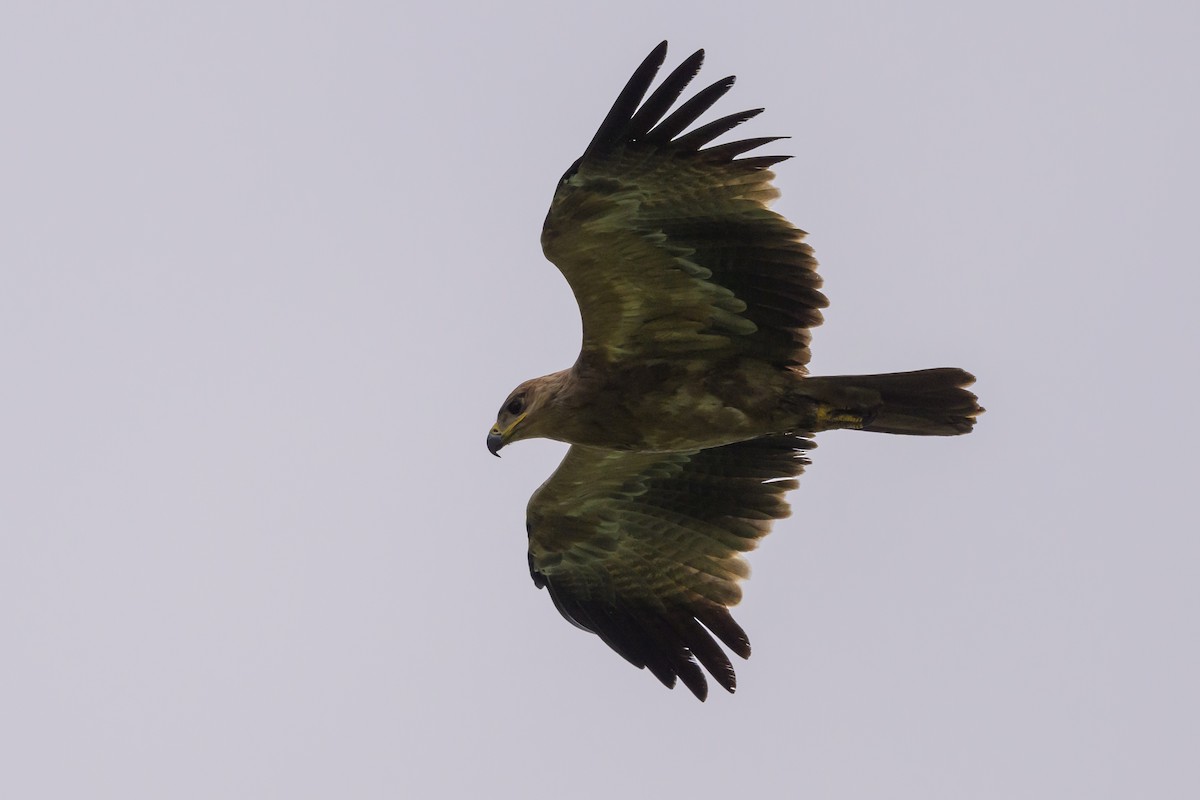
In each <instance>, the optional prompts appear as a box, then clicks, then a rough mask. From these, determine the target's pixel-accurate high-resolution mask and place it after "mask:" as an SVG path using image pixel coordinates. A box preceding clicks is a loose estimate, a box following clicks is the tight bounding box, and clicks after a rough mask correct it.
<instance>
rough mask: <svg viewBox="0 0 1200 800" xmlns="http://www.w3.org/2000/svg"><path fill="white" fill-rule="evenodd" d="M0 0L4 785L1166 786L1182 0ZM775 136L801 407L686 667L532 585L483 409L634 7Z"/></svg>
mask: <svg viewBox="0 0 1200 800" xmlns="http://www.w3.org/2000/svg"><path fill="white" fill-rule="evenodd" d="M585 5H586V7H584V6H583V5H580V6H578V7H577V5H576V4H565V3H561V2H553V3H552V2H546V3H520V2H518V3H513V4H499V3H486V4H485V3H473V4H453V3H451V4H447V5H446V6H445V7H444V8H443V9H440V10H432V8H426V9H423V10H414V9H413V8H412V6H413V4H412V3H403V2H401V3H396V2H387V3H384V2H378V3H350V4H341V3H336V4H335V3H329V4H314V3H299V4H296V3H282V2H237V3H203V4H200V3H195V4H187V6H185V5H184V4H160V3H139V2H122V3H76V4H70V3H55V2H22V1H21V0H9V1H8V2H6V3H5V4H4V8H3V10H2V11H0V99H2V103H3V123H2V124H0V407H2V413H0V537H2V538H0V642H2V647H3V655H2V656H0V752H2V753H3V761H4V767H3V768H2V769H0V795H3V796H4V797H12V798H18V797H19V798H63V797H89V798H102V797H103V798H109V797H112V798H141V797H146V798H150V797H155V798H161V797H170V798H214V797H220V798H263V797H286V798H328V797H355V798H377V797H378V798H382V797H405V796H407V797H450V796H459V797H467V796H473V797H499V796H517V795H520V796H537V795H554V796H562V797H574V798H600V797H612V796H614V795H616V796H625V797H639V796H651V795H654V796H660V797H664V796H671V797H675V796H679V797H683V796H688V797H693V798H707V797H731V796H740V797H766V796H782V793H783V792H786V793H787V795H789V796H794V797H823V798H867V797H872V798H879V797H888V798H922V800H931V799H932V798H956V799H959V800H961V798H1014V797H1020V798H1063V797H1088V798H1123V797H1184V796H1194V793H1195V792H1197V791H1198V787H1200V761H1198V760H1197V758H1196V755H1197V753H1198V752H1200V690H1198V688H1197V682H1196V676H1197V675H1200V635H1198V626H1197V610H1198V609H1200V581H1198V580H1197V578H1198V569H1200V540H1198V535H1197V530H1200V525H1197V522H1196V513H1195V504H1196V500H1195V491H1196V479H1197V467H1196V456H1195V453H1196V449H1197V446H1198V445H1200V441H1197V439H1198V437H1197V422H1196V416H1197V412H1196V409H1195V406H1196V397H1197V389H1198V388H1200V387H1198V385H1197V379H1196V362H1197V354H1198V348H1197V340H1198V337H1197V331H1196V322H1195V306H1196V296H1197V278H1196V274H1197V267H1198V258H1197V245H1196V233H1197V225H1198V222H1197V216H1198V215H1197V212H1198V211H1200V198H1198V189H1197V187H1198V186H1200V159H1198V156H1197V147H1196V143H1197V142H1198V141H1200V106H1198V103H1197V97H1200V51H1198V50H1197V46H1196V42H1197V41H1200V21H1198V13H1200V12H1197V10H1196V6H1195V4H1194V3H1186V2H1179V3H1161V2H1160V3H1153V2H1151V3H1133V2H1129V3H1116V2H1102V3H1083V2H1079V3H1068V2H1037V3H1029V2H1010V3H1000V4H997V3H988V4H983V3H970V4H967V3H960V2H912V3H890V2H876V3H836V4H814V3H804V2H790V1H789V2H769V3H756V2H742V3H732V4H731V3H720V4H717V3H712V4H705V3H692V2H689V3H671V4H666V3H664V4H653V3H649V4H648V3H645V2H607V3H601V4H595V3H593V4H585ZM663 38H667V39H669V40H670V41H671V50H670V52H669V54H668V64H669V66H673V65H674V64H676V63H678V61H679V60H680V59H682V58H683V57H685V56H686V55H687V54H688V53H690V52H691V51H693V50H694V49H696V48H699V47H705V48H707V49H708V52H709V58H708V62H707V64H706V66H705V69H704V71H703V72H702V74H701V78H702V81H701V82H700V83H701V85H703V84H706V83H707V82H711V81H715V80H717V79H719V78H721V77H723V76H725V75H728V74H734V73H735V74H737V75H738V76H739V81H738V84H737V86H736V87H735V89H734V90H733V92H731V93H730V95H728V96H727V97H726V99H725V100H724V101H722V103H721V104H720V105H719V106H718V109H717V110H716V113H719V114H724V113H731V112H733V111H738V110H741V109H744V108H755V107H759V106H766V107H767V109H768V110H767V113H766V114H764V115H763V116H762V117H760V118H759V119H756V120H754V121H753V122H752V123H751V124H749V125H747V126H745V131H746V134H748V135H772V134H788V135H791V136H792V137H793V138H792V139H790V140H789V141H787V142H786V143H784V144H782V145H780V146H779V147H780V148H782V149H785V150H786V151H787V152H791V153H794V154H795V155H796V158H795V159H793V160H791V161H788V162H786V163H784V164H782V165H781V166H780V167H779V168H778V175H779V179H778V181H779V185H780V186H781V188H782V189H783V192H784V195H783V198H782V199H781V200H780V201H779V202H778V203H777V205H776V208H777V209H778V210H780V211H781V212H782V213H784V214H785V215H786V216H788V217H789V218H790V219H791V220H793V221H794V222H795V223H796V224H797V225H799V226H800V227H802V228H804V229H806V230H808V231H809V232H810V233H811V238H810V241H811V242H812V244H813V245H814V247H815V248H816V252H817V256H818V257H819V259H820V261H821V263H822V269H821V272H822V274H823V275H824V277H825V279H826V290H827V293H828V295H829V297H830V299H831V301H832V306H831V308H830V309H829V310H828V314H827V322H826V324H825V325H824V326H823V327H822V328H820V329H818V330H817V333H816V337H815V341H814V346H813V353H814V357H813V371H814V372H816V373H826V374H829V373H846V372H855V371H888V370H899V369H916V368H921V367H931V366H943V365H952V366H961V367H965V368H967V369H969V370H971V371H972V372H974V373H976V374H977V375H978V377H979V382H978V384H977V390H978V392H979V394H980V397H981V401H982V403H983V404H984V405H985V406H986V407H987V409H988V413H987V414H986V415H985V416H984V417H983V419H982V420H981V423H980V425H979V427H978V429H977V431H976V432H975V433H974V434H973V435H972V436H969V437H965V438H959V439H951V440H914V439H903V438H898V437H887V436H880V435H865V434H857V433H853V432H838V433H833V434H825V435H822V436H821V437H820V438H819V443H820V448H819V450H817V451H816V452H815V453H814V454H813V460H814V463H813V465H812V467H810V468H809V471H808V473H807V474H806V475H805V476H804V477H803V479H802V485H801V488H800V490H799V491H797V492H795V493H793V494H792V495H791V499H792V502H793V506H794V509H795V514H794V516H793V518H791V519H790V520H787V521H785V522H783V523H781V524H779V525H777V526H776V529H775V532H774V533H773V534H772V535H771V536H770V537H768V538H767V540H766V541H765V542H764V544H763V546H762V547H761V548H760V550H759V551H758V552H756V553H755V554H754V555H753V557H752V563H753V566H754V576H753V578H752V579H751V581H750V582H749V583H748V584H747V585H746V590H747V591H746V600H745V601H744V602H743V604H742V605H741V607H740V608H739V609H738V610H737V612H736V616H737V618H738V619H739V620H740V622H741V623H742V624H743V626H744V627H745V628H746V630H747V631H748V633H749V635H750V638H751V640H752V642H753V644H754V656H753V658H751V659H750V660H749V661H747V662H744V663H739V664H737V665H736V666H737V670H738V676H739V690H738V693H737V694H736V695H734V696H729V695H726V694H725V693H723V692H720V691H719V690H716V691H714V693H713V695H712V696H711V697H710V699H709V701H708V703H706V704H700V703H697V702H696V701H695V700H694V699H693V698H692V697H691V696H690V694H689V693H688V692H686V691H685V690H682V689H677V690H676V691H674V692H669V691H667V690H665V689H663V688H662V687H661V686H660V685H659V684H658V683H657V681H655V680H654V679H653V677H652V676H651V675H650V674H649V673H647V672H644V671H639V670H636V669H634V668H632V667H630V666H629V665H628V664H626V663H625V662H624V661H622V660H621V659H620V658H619V657H617V656H616V655H615V654H613V653H611V652H610V651H609V650H608V649H607V648H606V647H605V646H604V645H603V644H602V643H601V642H600V641H599V640H598V639H596V638H595V637H592V636H589V635H586V634H584V633H581V632H579V631H577V630H575V629H573V628H572V627H570V626H569V625H568V624H566V623H565V622H564V621H563V620H562V619H561V618H560V617H559V615H558V613H557V612H556V611H555V610H554V608H553V607H552V604H551V602H550V599H549V597H548V596H547V595H546V593H545V592H539V591H537V590H536V589H535V588H534V586H533V584H532V582H531V581H530V579H529V576H528V572H527V570H526V563H525V541H524V540H525V533H524V528H523V519H524V507H525V503H526V501H527V499H528V497H529V495H530V493H532V491H533V490H534V489H535V488H536V487H537V485H538V484H539V483H540V482H541V481H542V480H544V479H545V478H546V477H547V476H548V475H549V473H550V472H551V471H552V469H553V468H554V466H555V465H556V464H557V462H558V459H559V458H560V457H561V454H562V452H563V450H564V447H563V446H561V445H558V444H555V443H546V442H530V443H522V444H520V445H518V446H514V447H512V448H509V449H507V450H505V453H504V456H505V457H504V459H503V460H500V461H498V460H496V459H493V458H492V457H491V456H490V455H488V453H487V451H486V449H485V447H484V437H485V434H486V433H487V430H488V427H489V426H490V425H491V423H492V422H493V420H494V416H495V412H496V409H497V408H498V407H499V405H500V403H501V402H502V401H503V399H504V398H505V396H506V394H507V393H508V392H509V390H510V389H511V388H512V387H513V386H514V385H516V384H517V383H518V382H519V381H520V380H523V379H525V378H527V377H532V376H535V375H540V374H543V373H546V372H550V371H553V370H556V369H559V368H562V367H564V366H567V365H569V364H570V363H571V362H572V360H573V359H574V357H575V354H576V351H577V347H578V336H579V322H578V315H577V312H576V309H575V306H574V302H573V300H572V297H571V295H570V292H569V290H568V288H567V286H566V283H565V281H563V280H562V278H561V277H560V276H559V274H558V273H557V271H556V270H555V269H554V268H553V267H552V266H551V265H550V264H549V263H547V262H545V261H544V260H543V258H542V255H541V252H540V247H539V244H538V234H539V232H540V229H541V223H542V218H543V215H544V213H545V210H546V208H547V205H548V203H549V200H550V196H551V192H552V191H553V189H554V186H555V182H556V180H557V179H558V177H559V176H560V175H561V173H562V171H563V170H564V169H565V168H566V167H567V166H568V165H569V164H570V163H571V161H572V160H574V159H575V158H576V157H577V156H578V155H579V154H580V152H581V151H582V148H583V147H584V146H585V145H586V143H587V142H588V140H589V138H590V137H591V135H592V133H593V131H594V130H595V127H596V125H597V124H598V123H599V121H600V120H601V118H602V117H603V115H604V113H605V111H606V110H607V109H608V107H609V104H610V103H611V102H612V100H613V99H614V97H615V96H616V93H617V92H618V91H619V89H620V88H621V86H622V85H623V84H624V82H625V80H626V79H627V77H628V76H629V74H630V73H631V72H632V70H633V69H634V67H636V65H637V64H638V63H639V61H640V60H641V59H642V58H643V57H644V56H645V54H646V53H647V52H648V51H649V50H650V49H651V48H652V47H653V46H654V45H655V44H656V43H657V42H658V41H660V40H661V39H663Z"/></svg>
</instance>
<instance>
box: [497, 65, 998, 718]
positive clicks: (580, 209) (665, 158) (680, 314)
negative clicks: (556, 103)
mask: <svg viewBox="0 0 1200 800" xmlns="http://www.w3.org/2000/svg"><path fill="white" fill-rule="evenodd" d="M666 52H667V43H666V42H663V43H662V44H660V45H659V46H658V47H656V48H654V50H653V52H651V53H650V55H649V56H648V57H647V58H646V60H645V61H643V62H642V64H641V66H639V67H638V68H637V71H636V72H634V73H633V77H631V78H630V79H629V82H628V83H627V84H626V86H625V88H624V89H623V90H622V91H621V93H620V95H619V96H618V97H617V100H616V102H615V103H614V104H613V106H612V109H611V110H610V111H609V112H608V115H607V116H606V117H605V118H604V121H603V122H602V123H601V124H600V128H599V130H597V131H596V134H595V136H594V137H592V141H591V143H590V144H588V146H587V148H586V149H585V150H584V151H583V155H582V156H580V157H579V159H578V160H577V161H576V162H575V163H574V164H572V165H571V167H570V169H568V170H567V171H566V173H565V174H564V175H563V176H562V179H561V180H560V181H559V182H558V187H557V189H556V190H555V192H554V198H553V200H552V201H551V203H550V211H549V213H548V214H547V216H546V222H545V226H544V227H543V229H542V249H543V250H544V252H545V254H546V257H547V258H548V259H549V260H550V261H552V262H554V265H555V266H557V267H558V269H559V270H560V271H561V272H562V274H563V276H564V277H566V279H567V282H568V283H569V284H570V285H571V289H572V291H573V292H574V293H575V299H576V301H577V302H578V304H579V311H580V314H581V315H582V317H583V345H582V348H581V351H580V353H579V358H578V360H576V362H575V364H574V366H572V367H571V368H570V369H565V370H562V371H560V372H555V373H552V374H550V375H545V376H543V377H541V378H534V379H532V380H528V381H525V382H524V383H522V384H521V385H520V386H518V387H517V388H516V389H515V390H513V392H512V394H510V395H509V396H508V398H507V399H506V400H505V401H504V404H503V405H502V406H501V408H500V412H499V415H498V417H497V419H496V424H495V426H494V427H493V428H492V429H491V432H490V433H489V434H488V437H487V445H488V449H489V450H490V451H491V452H492V453H493V454H496V455H499V451H500V448H502V447H504V446H505V445H507V444H509V443H511V442H514V441H518V440H520V439H529V438H532V437H545V438H549V439H557V440H558V441H561V442H567V443H569V444H570V445H571V447H570V449H569V450H568V451H567V455H566V457H565V458H564V459H563V461H562V464H560V465H559V467H558V469H557V470H555V472H554V474H553V475H551V476H550V478H549V479H548V480H547V481H546V482H545V483H544V484H543V485H542V486H541V488H539V489H538V490H537V491H536V492H534V494H533V497H532V498H531V499H530V501H529V506H528V510H527V516H526V529H527V532H528V536H529V569H530V572H531V573H532V575H533V581H534V583H535V584H536V585H537V586H538V587H539V588H545V589H547V590H548V591H549V594H550V597H551V599H552V600H553V601H554V605H555V606H556V607H557V608H558V610H559V611H560V612H561V613H562V615H563V616H564V617H566V618H567V620H569V621H570V622H572V623H574V624H575V625H577V626H578V627H580V628H583V629H584V630H586V631H590V632H592V633H594V634H596V635H597V636H599V637H600V638H601V639H602V640H603V641H604V642H605V644H607V645H608V646H609V647H611V648H612V649H613V650H615V651H617V652H618V653H619V654H621V655H622V656H624V657H625V658H626V659H627V660H628V661H630V662H631V663H632V664H634V666H637V667H640V668H647V669H649V670H650V671H651V672H652V673H653V674H654V676H655V677H657V678H658V679H659V680H660V681H662V682H663V684H665V685H666V686H668V687H674V685H675V682H676V679H678V680H680V681H682V682H683V683H684V684H685V685H686V686H687V687H688V688H689V689H690V690H691V691H692V693H693V694H695V695H696V696H697V697H698V698H700V699H701V700H703V699H705V697H706V696H707V693H708V685H707V682H706V680H705V677H704V670H707V671H708V673H709V674H710V675H711V676H712V677H713V679H714V680H716V682H717V683H718V684H720V685H721V686H722V687H724V688H725V689H727V690H728V691H730V692H732V691H733V690H734V688H735V676H734V670H733V666H732V664H731V663H730V660H729V656H728V655H726V653H725V651H724V650H723V649H722V648H721V647H720V645H718V644H717V640H720V642H721V643H722V644H724V645H725V647H726V648H728V649H729V650H730V651H732V652H734V653H736V654H738V655H739V656H741V657H743V658H746V657H748V656H749V655H750V643H749V640H748V639H747V638H746V634H745V632H744V631H743V630H742V628H741V627H740V626H739V625H738V624H737V623H736V622H734V620H733V617H732V616H730V613H729V607H730V606H733V605H735V604H736V603H737V602H738V600H739V599H740V598H741V589H740V587H739V586H738V582H739V581H740V580H741V579H742V578H744V577H746V575H747V573H748V567H747V565H746V562H745V560H744V559H743V558H742V556H741V554H742V553H744V552H746V551H749V550H752V549H753V548H754V547H755V546H756V545H757V543H758V540H759V539H761V538H762V537H763V536H765V535H766V534H767V532H768V531H769V530H770V528H771V524H772V523H773V522H774V520H777V519H781V518H783V517H786V516H787V515H788V514H789V513H790V512H789V507H788V504H787V502H786V501H785V500H784V495H785V494H786V493H787V492H788V491H790V490H791V489H794V488H796V486H797V481H796V477H797V476H798V475H799V474H800V472H801V471H802V470H803V468H804V466H805V465H806V464H808V463H809V462H808V460H807V459H806V458H805V457H804V453H805V451H806V450H808V449H810V448H812V447H814V446H815V445H814V444H813V442H812V440H811V436H812V434H814V433H817V432H819V431H825V430H831V429H839V428H849V429H856V430H864V431H878V432H882V433H896V434H910V435H916V436H954V435H958V434H963V433H969V432H970V430H971V428H972V426H973V425H974V424H975V418H976V416H977V415H978V414H980V413H981V412H982V410H983V409H981V408H980V407H979V405H978V404H977V403H976V398H975V395H974V394H972V393H971V392H969V391H968V390H967V389H966V388H965V387H967V386H970V385H971V384H972V383H973V382H974V378H973V377H972V376H971V375H970V374H969V373H967V372H964V371H963V370H961V369H953V368H942V369H928V370H921V371H917V372H898V373H890V374H882V375H851V376H836V377H815V376H809V375H808V374H807V369H806V366H805V365H806V364H807V363H808V360H809V338H810V335H809V329H810V328H812V327H814V326H816V325H819V324H820V323H821V311H820V309H822V308H824V307H825V306H826V305H827V304H828V303H827V301H826V299H825V295H823V294H822V293H821V291H820V286H821V278H820V277H819V276H818V275H817V272H816V267H817V262H816V261H815V260H814V259H813V256H812V249H811V248H810V247H809V246H808V245H807V244H805V243H804V241H803V239H804V235H805V234H804V232H803V231H800V230H798V229H797V228H795V227H793V226H792V225H791V223H789V222H788V221H787V220H786V219H784V218H783V217H781V216H780V215H779V214H776V213H775V212H773V211H771V210H770V209H769V208H768V207H767V206H768V203H769V202H770V201H772V200H773V199H774V198H775V197H776V196H777V195H778V191H777V190H776V189H775V188H774V186H772V185H771V180H772V179H773V178H774V174H773V173H772V172H771V171H770V167H771V166H772V165H774V164H775V163H777V162H779V161H783V160H784V159H785V158H787V156H775V155H756V154H754V153H755V152H756V151H758V149H759V148H761V147H762V146H764V145H766V144H768V143H770V142H772V141H775V139H777V138H779V137H773V138H755V139H743V140H740V141H735V142H729V143H726V144H716V145H712V144H710V143H711V142H712V141H713V140H714V139H716V138H717V137H719V136H721V135H722V134H724V133H727V132H728V131H730V130H732V129H733V128H735V127H737V126H738V125H739V124H741V123H743V122H745V121H746V120H748V119H750V118H751V117H754V116H757V115H758V114H759V113H761V111H762V109H754V110H752V111H743V112H740V113H736V114H731V115H729V116H725V117H721V118H720V119H716V120H714V121H712V122H708V123H705V124H702V125H699V126H698V127H691V126H692V125H693V123H695V122H696V121H697V120H698V119H699V118H700V116H701V115H702V114H703V113H704V112H706V111H707V110H708V109H709V108H710V107H712V105H713V104H714V103H716V102H717V100H718V99H720V98H721V96H722V95H724V94H725V93H726V92H727V91H729V89H730V87H732V86H733V81H734V79H733V78H732V77H728V78H724V79H722V80H719V81H717V82H716V83H714V84H712V85H711V86H709V87H707V88H705V89H702V90H701V91H699V92H697V93H696V94H695V95H694V96H692V97H691V98H690V99H688V100H687V101H685V102H683V103H681V104H679V105H676V101H677V100H679V97H680V95H681V94H682V93H683V91H684V88H685V87H686V86H687V85H688V83H689V82H690V81H691V80H692V78H693V77H695V75H696V73H697V72H698V71H699V69H700V64H701V62H702V61H703V58H704V51H703V50H701V51H698V52H696V53H694V54H693V55H691V56H690V57H688V58H687V59H685V60H684V61H683V63H682V64H680V65H679V66H678V67H677V68H676V69H675V70H674V71H673V72H671V74H670V75H668V76H667V77H666V79H665V80H663V81H662V83H661V84H660V85H659V86H658V88H657V89H655V90H654V92H653V93H651V94H650V95H649V97H646V94H647V91H648V90H649V88H650V85H651V83H652V82H653V80H654V76H655V74H656V73H657V72H658V69H659V67H661V66H662V63H663V60H664V58H665V57H666ZM689 128H690V129H689ZM714 637H715V639H714ZM697 662H698V663H697ZM701 666H703V668H704V670H702V669H701Z"/></svg>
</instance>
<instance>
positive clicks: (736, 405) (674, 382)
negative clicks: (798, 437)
mask: <svg viewBox="0 0 1200 800" xmlns="http://www.w3.org/2000/svg"><path fill="white" fill-rule="evenodd" d="M801 380H803V379H802V378H801V377H800V376H798V375H796V374H795V373H793V372H790V371H788V370H781V369H778V368H776V367H774V366H772V365H768V364H764V363H762V362H757V361H748V362H747V361H742V362H734V363H726V364H721V365H714V364H711V363H708V362H704V363H698V362H693V361H688V360H681V361H678V362H670V361H661V362H658V363H655V364H651V365H644V366H641V367H638V368H636V369H622V370H620V371H614V372H611V373H609V374H607V375H605V376H604V379H602V380H587V381H580V382H579V383H577V384H576V389H577V390H578V391H576V392H573V393H572V394H573V395H574V396H573V397H572V398H571V402H570V405H571V406H573V408H572V409H571V413H570V414H569V415H568V416H569V418H570V419H571V420H572V422H571V426H570V427H571V430H570V432H569V433H568V432H565V431H564V433H566V435H564V436H562V437H555V438H562V440H563V441H568V442H570V443H571V444H581V445H589V446H594V447H608V448H614V449H621V450H633V451H641V452H680V451H686V450H697V449H703V448H708V447H717V446H720V445H725V444H731V443H733V442H741V441H746V440H747V439H754V438H756V437H759V436H766V435H768V434H777V433H791V432H798V431H803V430H805V427H804V425H803V421H804V419H803V418H804V417H806V416H808V414H806V413H804V411H803V410H802V409H797V408H796V398H795V394H794V391H795V387H796V383H797V382H798V381H801ZM564 399H565V398H564ZM798 412H799V413H798Z"/></svg>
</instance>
